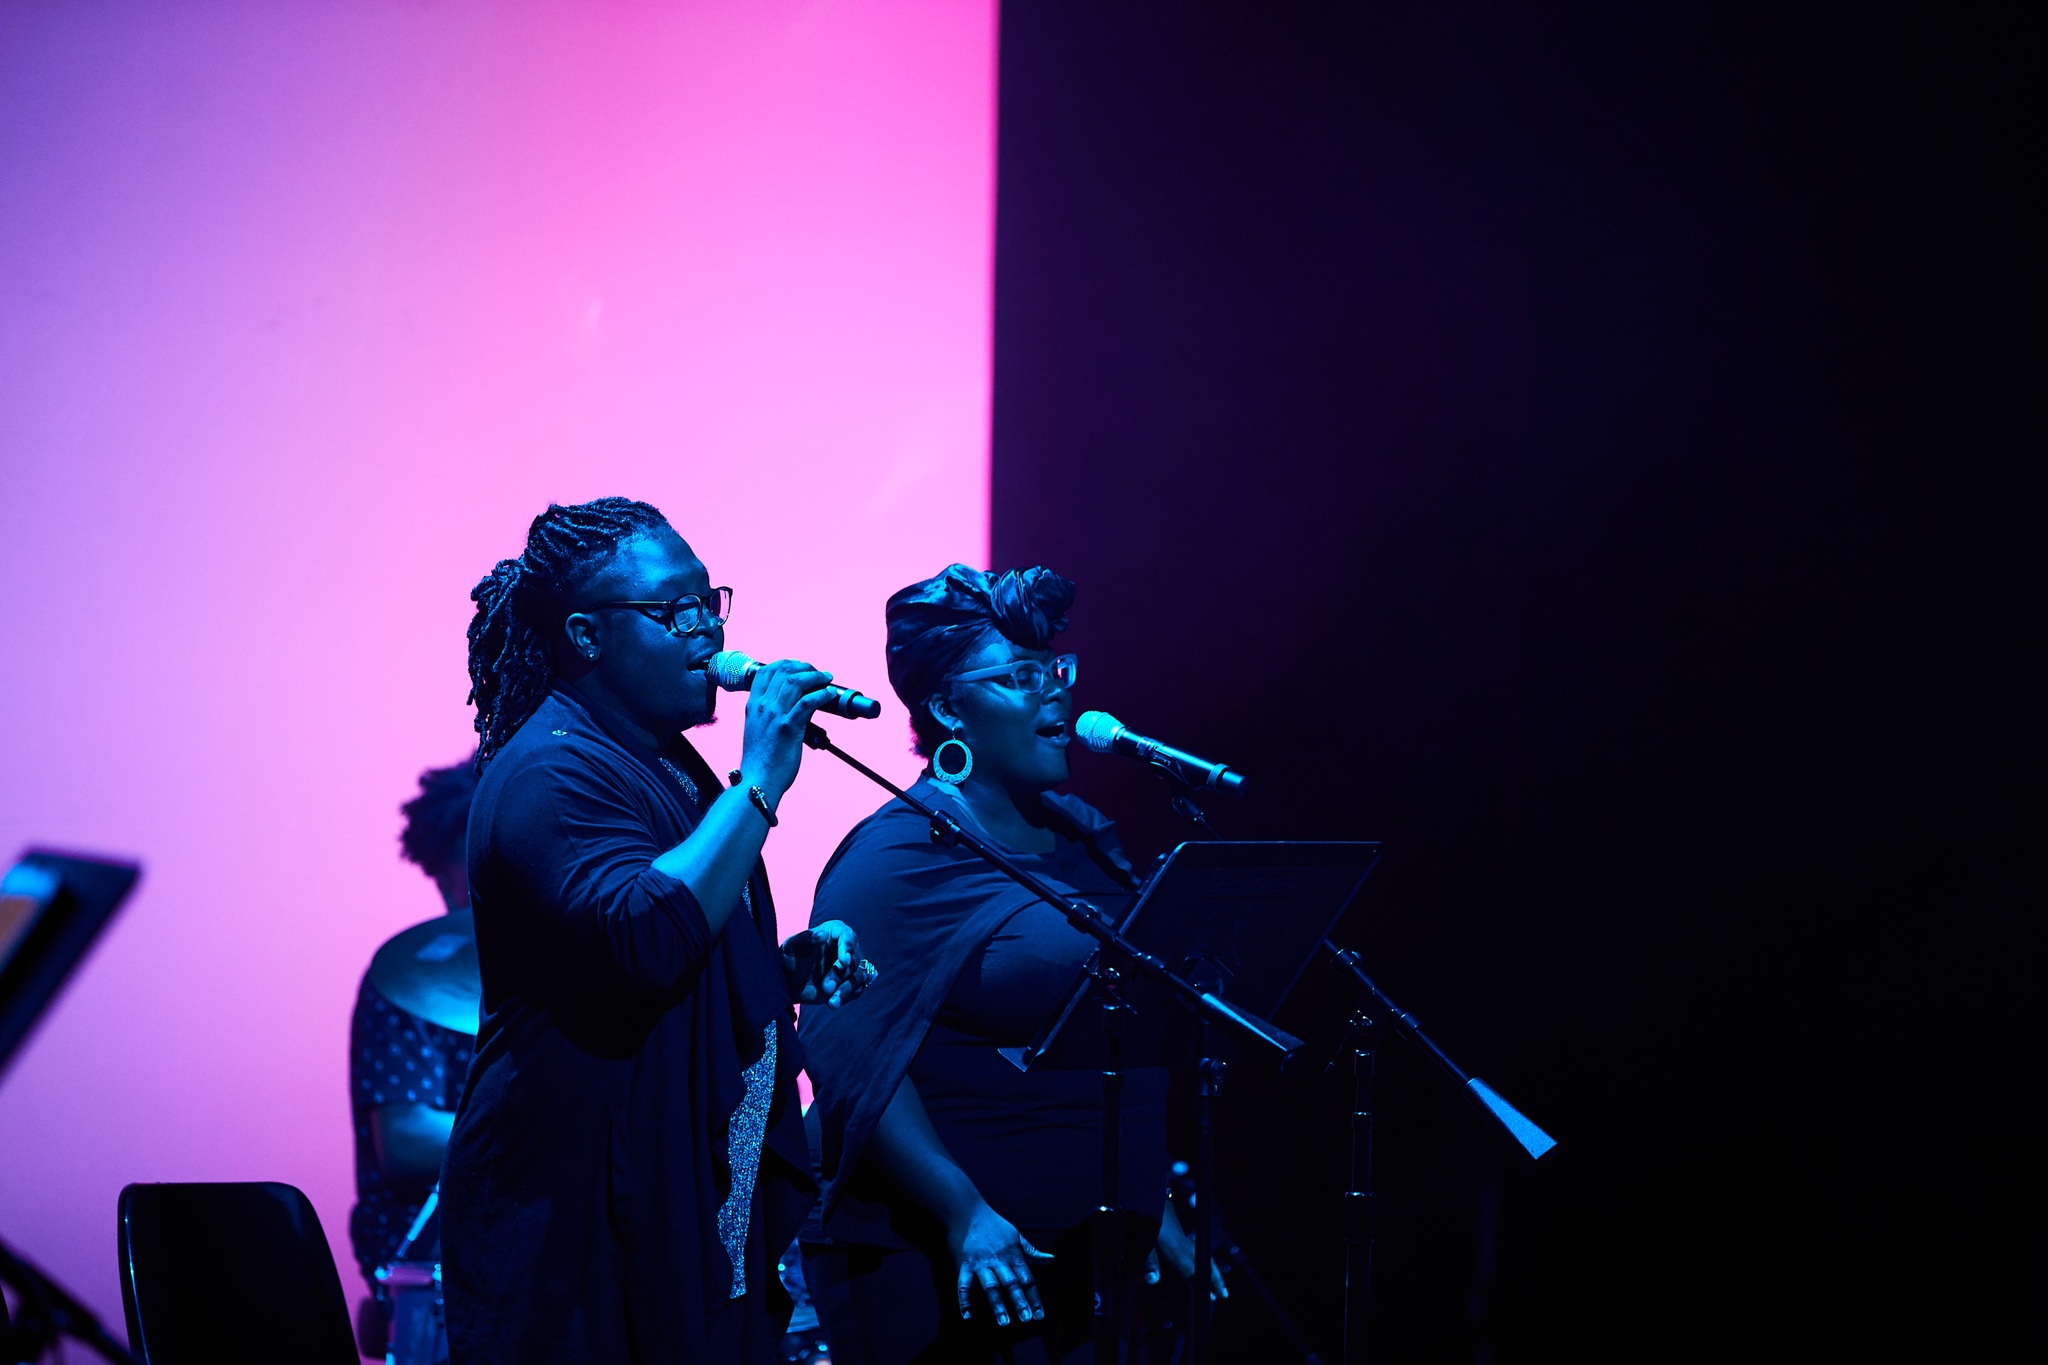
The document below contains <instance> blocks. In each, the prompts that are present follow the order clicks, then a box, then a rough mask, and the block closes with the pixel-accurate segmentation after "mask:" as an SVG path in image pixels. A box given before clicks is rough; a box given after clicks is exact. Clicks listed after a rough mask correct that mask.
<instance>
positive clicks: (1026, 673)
mask: <svg viewBox="0 0 2048 1365" xmlns="http://www.w3.org/2000/svg"><path fill="white" fill-rule="evenodd" d="M1080 676H1081V664H1080V661H1079V660H1078V659H1077V658H1075V656H1074V655H1072V654H1062V655H1060V656H1059V657H1058V658H1056V659H1054V660H1053V661H1052V662H1051V663H1049V664H1042V663H1040V662H1039V661H1038V660H1036V659H1013V660H1011V661H1010V662H1009V663H1006V664H996V665H994V666H993V667H990V668H970V669H968V670H967V671H966V672H965V673H955V674H954V675H953V681H954V682H981V681H983V680H985V679H1001V680H1002V681H1003V682H1004V683H1006V684H1008V685H1009V686H1011V687H1014V688H1016V689H1017V690H1018V691H1019V692H1036V693H1037V694H1038V695H1039V696H1041V697H1042V696H1044V695H1045V694H1046V693H1048V692H1051V691H1052V690H1054V689H1055V688H1063V687H1072V686H1073V685H1074V681H1075V679H1077V678H1079V677H1080Z"/></svg>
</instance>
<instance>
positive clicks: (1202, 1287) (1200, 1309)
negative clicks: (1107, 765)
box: [1154, 764, 1229, 1365]
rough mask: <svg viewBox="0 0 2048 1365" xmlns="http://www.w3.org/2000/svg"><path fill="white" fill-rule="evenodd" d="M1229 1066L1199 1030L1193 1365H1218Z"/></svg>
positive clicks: (1183, 795) (1171, 776)
mask: <svg viewBox="0 0 2048 1365" xmlns="http://www.w3.org/2000/svg"><path fill="white" fill-rule="evenodd" d="M1154 766H1156V767H1157V768H1158V770H1159V775H1160V778H1161V780H1163V781H1164V782H1165V783H1166V784H1167V786H1168V787H1170V788H1172V789H1173V792H1174V795H1173V811H1174V814H1176V815H1178V816H1180V818H1181V819H1183V820H1185V821H1187V822H1188V823H1189V824H1191V825H1193V826H1194V827H1195V828H1196V829H1197V830H1198V831H1200V832H1201V833H1202V834H1203V835H1205V836H1207V837H1208V838H1210V839H1213V840H1217V841H1219V842H1220V841H1221V839H1222V837H1223V836H1221V835H1219V834H1218V833H1217V832H1216V827H1215V826H1214V825H1212V824H1210V823H1209V816H1208V813H1207V812H1205V811H1204V810H1203V809H1202V808H1201V806H1199V805H1197V804H1196V802H1195V788H1194V784H1193V783H1191V782H1189V781H1188V780H1187V778H1185V777H1183V776H1182V775H1181V773H1180V772H1179V770H1178V769H1176V768H1173V767H1170V766H1167V765H1165V764H1156V765H1154ZM1228 1069H1229V1068H1228V1064H1227V1063H1226V1062H1224V1061H1223V1060H1222V1059H1221V1058H1220V1057H1218V1056H1216V1055H1215V1048H1214V1046H1213V1045H1212V1043H1211V1040H1210V1038H1209V1023H1208V1021H1207V1020H1206V1019H1205V1020H1202V1021H1200V1022H1199V1023H1198V1024H1196V1026H1195V1196H1194V1199H1193V1200H1192V1201H1191V1203H1192V1207H1193V1208H1194V1211H1195V1275H1194V1280H1193V1282H1192V1283H1190V1284H1189V1285H1188V1360H1189V1365H1213V1362H1214V1360H1215V1330H1216V1305H1215V1303H1214V1301H1213V1300H1212V1299H1211V1298H1210V1290H1209V1266H1210V1264H1211V1262H1212V1260H1213V1258H1214V1256H1215V1254H1216V1232H1215V1220H1214V1219H1213V1218H1212V1217H1211V1216H1210V1210H1211V1209H1212V1208H1213V1207H1214V1201H1213V1199H1212V1196H1213V1194H1214V1192H1215V1188H1216V1096H1217V1094H1218V1093H1219V1092H1220V1091H1221V1090H1222V1089H1223V1075H1224V1072H1225V1071H1227V1070H1228Z"/></svg>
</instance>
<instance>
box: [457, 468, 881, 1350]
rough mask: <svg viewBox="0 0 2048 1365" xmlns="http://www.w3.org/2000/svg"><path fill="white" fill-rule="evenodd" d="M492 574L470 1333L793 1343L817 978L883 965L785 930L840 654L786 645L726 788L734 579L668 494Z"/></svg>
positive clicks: (557, 524) (826, 982)
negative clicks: (723, 746) (718, 659)
mask: <svg viewBox="0 0 2048 1365" xmlns="http://www.w3.org/2000/svg"><path fill="white" fill-rule="evenodd" d="M471 596H472V597H473V598H474V599H475V601H476V604H477V610H476V616H475V619H474V621H473V622H472V624H471V626H470V631H469V639H470V677H471V679H472V681H473V683H474V690H473V691H472V693H471V700H473V701H474V702H475V703H476V707H477V717H476V728H477V732H478V734H479V735H480V737H481V741H482V742H481V745H480V747H479V752H478V763H479V765H480V766H481V767H482V778H481V780H480V781H479V783H478V786H477V791H476V797H475V802H474V805H473V806H472V808H471V811H470V820H469V888H470V898H471V906H472V908H473V910H474V912H475V915H476V941H477V956H478V961H479V965H480V967H481V969H482V975H483V992H484V998H483V1020H482V1027H481V1028H480V1030H479V1031H478V1034H477V1051H476V1058H475V1060H474V1061H473V1062H471V1064H470V1068H469V1076H468V1079H467V1082H466V1083H465V1085H464V1087H463V1092H462V1099H461V1103H460V1105H459V1107H458V1108H457V1111H456V1116H455V1125H454V1131H453V1133H452V1135H451V1136H450V1138H449V1143H448V1154H447V1158H446V1162H445V1164H444V1166H443V1168H442V1171H443V1173H442V1178H441V1208H442V1219H443V1222H442V1279H443V1284H444V1288H445V1293H446V1300H447V1320H448V1339H449V1348H450V1358H451V1360H452V1361H453V1362H454V1365H468V1363H469V1362H475V1365H515V1363H516V1362H533V1365H541V1363H542V1362H556V1363H559V1362H605V1363H606V1365H611V1363H612V1362H621V1361H627V1362H640V1361H665V1362H676V1365H682V1362H686V1361H688V1362H695V1361H705V1360H719V1361H735V1362H764V1363H765V1362H768V1361H771V1360H778V1359H780V1355H779V1352H778V1350H777V1347H778V1344H779V1339H780V1336H781V1330H780V1327H779V1326H778V1325H777V1324H776V1323H775V1321H774V1320H773V1316H772V1314H771V1311H770V1308H769V1305H768V1302H767V1300H768V1298H769V1296H770V1295H772V1294H778V1293H779V1292H780V1290H781V1285H780V1282H779V1281H778V1279H777V1277H776V1276H775V1275H774V1274H773V1273H772V1268H773V1265H774V1261H773V1256H774V1253H775V1252H777V1251H780V1250H781V1249H782V1248H783V1247H785V1246H787V1245H788V1244H789V1239H790V1238H791V1237H792V1236H794V1235H795V1231H796V1226H797V1224H798V1223H799V1222H800V1221H801V1219H802V1216H803V1210H804V1209H805V1208H806V1207H807V1206H808V1205H809V1203H810V1196H811V1180H810V1157H809V1152H808V1150H807V1148H806V1146H805V1142H804V1135H803V1126H802V1121H801V1119H800V1117H799V1114H798V1109H797V1102H796V1091H795V1083H796V1073H797V1069H798V1067H799V1066H801V1065H802V1060H801V1058H800V1057H799V1055H798V1053H797V1048H796V1040H795V1037H794V1035H793V1025H794V1020H793V1018H792V1014H791V1010H790V1003H791V1000H792V999H796V1000H799V1001H806V1002H808V1001H825V1002H831V1003H837V1002H838V1000H839V999H843V998H845V997H847V996H848V995H850V994H852V993H854V992H856V991H857V990H858V988H859V983H860V981H861V980H862V979H863V978H862V976H861V975H860V974H859V973H857V972H856V970H855V969H856V966H857V964H858V963H859V961H860V955H859V948H858V945H857V943H856V940H855V939H854V936H853V932H852V931H851V930H850V929H848V928H847V927H846V926H845V925H843V924H834V923H830V922H823V921H821V922H820V923H819V924H817V925H816V926H814V927H813V928H811V929H810V930H808V931H806V932H804V933H801V934H798V935H796V936H795V937H794V938H792V939H790V940H789V942H787V943H785V944H782V945H780V946H779V947H778V945H777V942H776V932H775V907H774V903H773V902H772V901H771V900H770V898H769V895H768V880H767V876H766V873H765V871H764V870H763V868H762V866H761V863H760V856H759V855H760V851H761V846H762V844H763V842H764V841H765V840H766V839H767V837H768V831H769V828H770V827H771V826H772V825H773V824H775V822H776V816H775V807H776V805H777V804H778V803H779V802H780V801H781V799H782V795H783V793H784V792H785V791H786V790H787V789H788V787H789V785H790V783H791V782H793V781H794V780H795V778H796V775H797V765H798V760H799V758H800V757H801V755H802V752H803V751H802V748H801V740H802V735H803V729H804V725H805V723H806V722H807V721H808V720H809V718H810V715H811V713H812V712H813V711H815V710H816V709H817V707H818V706H819V704H820V703H821V702H822V701H823V700H824V699H825V696H826V693H825V690H824V689H825V686H826V683H827V682H828V680H829V678H828V675H827V674H825V673H822V672H820V671H819V670H817V669H814V668H812V667H811V666H810V665H808V664H802V663H795V662H791V661H788V660H784V661H781V662H778V663H772V664H769V665H767V666H765V667H764V668H762V669H761V670H760V672H759V674H758V675H757V676H756V677H755V678H754V680H753V685H752V687H751V689H750V693H749V695H748V697H747V709H746V732H745V737H744V741H743V745H742V750H741V759H740V767H739V768H738V769H737V770H736V771H735V772H734V773H733V774H732V780H731V786H730V787H729V788H728V787H727V785H726V784H725V783H722V782H720V781H719V780H718V779H717V778H716V777H714V776H713V775H712V773H711V771H710V769H709V768H707V767H706V766H705V763H704V760H703V759H702V758H701V757H699V756H698V754H697V751H696V749H695V748H693V747H692V746H691V745H690V742H689V741H688V740H687V739H685V738H684V737H683V732H684V731H685V730H686V729H688V728H689V727H691V726H694V725H701V724H703V723H704V722H706V721H708V720H710V719H711V717H712V713H713V708H714V703H715V700H716V697H717V693H716V691H715V690H714V688H713V686H712V683H711V680H710V679H709V678H708V677H707V676H706V675H705V671H704V669H705V665H706V662H707V661H708V660H709V659H710V657H711V655H712V654H713V652H715V651H716V650H718V649H719V648H720V647H721V646H722V644H723V642H724V625H725V619H726V617H727V615H728V614H729V613H730V611H731V606H732V593H731V590H730V589H728V588H720V587H714V586H712V580H711V578H710V576H709V574H708V573H707V572H706V571H705V568H704V565H703V563H702V561H700V560H699V559H698V558H697V556H696V555H695V554H694V553H693V552H692V551H691V549H690V547H689V546H688V545H687V544H685V543H684V542H683V539H682V538H681V537H680V536H678V535H677V534H676V533H675V531H674V530H673V529H672V528H671V527H670V526H669V524H668V522H667V521H666V520H665V519H663V517H662V515H661V513H659V512H658V511H656V510H655V509H654V508H652V507H650V506H648V505H647V504H646V503H643V502H631V501H628V500H626V499H624V498H602V499H599V500H598V501H596V502H590V503H583V504H581V505H579V506H575V507H554V506H551V507H549V508H548V510H547V511H545V512H543V513H542V514H541V515H540V516H538V517H535V518H534V520H533V524H532V526H531V528H530V529H529V530H528V533H527V540H526V547H525V549H524V550H523V551H522V552H521V553H520V555H519V556H518V557H517V558H515V559H507V560H503V561H501V562H500V563H499V564H498V566H497V567H496V568H495V569H493V570H492V571H491V573H490V575H489V576H488V577H486V578H485V579H484V580H483V582H481V583H479V584H478V585H477V587H476V590H475V592H474V593H472V594H471ZM785 1313H786V1309H785Z"/></svg>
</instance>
